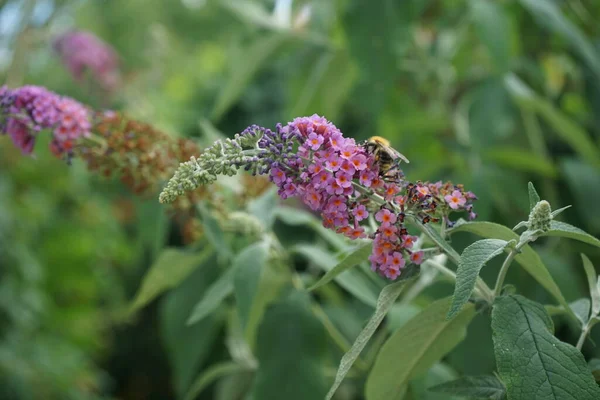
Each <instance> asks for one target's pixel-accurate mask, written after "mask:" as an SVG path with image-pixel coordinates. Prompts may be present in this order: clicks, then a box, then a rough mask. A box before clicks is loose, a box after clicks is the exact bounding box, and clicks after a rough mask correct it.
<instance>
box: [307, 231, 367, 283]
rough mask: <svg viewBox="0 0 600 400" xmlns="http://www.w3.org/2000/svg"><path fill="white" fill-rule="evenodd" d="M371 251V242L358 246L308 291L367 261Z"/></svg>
mask: <svg viewBox="0 0 600 400" xmlns="http://www.w3.org/2000/svg"><path fill="white" fill-rule="evenodd" d="M372 251H373V242H372V241H370V240H369V241H367V242H365V243H363V244H360V245H359V246H358V247H357V248H355V249H354V251H352V252H351V253H350V254H348V255H347V256H346V257H345V258H344V259H343V260H342V261H340V262H339V263H338V264H337V265H336V266H335V267H333V268H332V269H330V270H329V271H327V273H326V274H325V275H323V277H322V278H321V279H319V281H318V282H317V283H315V284H314V285H312V286H311V287H310V288H308V290H309V291H312V290H315V289H317V288H319V287H321V286H323V285H325V284H327V283H329V282H331V280H333V279H334V278H335V277H336V276H338V275H339V274H341V273H342V272H344V271H346V270H347V269H349V268H352V267H354V266H355V265H358V264H360V263H362V262H363V261H367V260H368V259H369V256H370V255H371V252H372Z"/></svg>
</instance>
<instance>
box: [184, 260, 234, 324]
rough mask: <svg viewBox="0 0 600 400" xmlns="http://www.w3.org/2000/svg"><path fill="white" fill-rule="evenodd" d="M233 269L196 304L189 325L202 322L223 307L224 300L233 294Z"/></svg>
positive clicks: (188, 321) (214, 284)
mask: <svg viewBox="0 0 600 400" xmlns="http://www.w3.org/2000/svg"><path fill="white" fill-rule="evenodd" d="M233 271H234V269H233V268H229V269H228V270H227V271H226V272H225V273H224V274H223V275H221V277H220V278H219V279H217V280H216V281H215V282H214V283H213V284H212V285H210V287H209V288H208V289H207V290H206V292H205V294H204V296H203V297H202V299H201V300H200V301H199V302H198V303H197V304H196V306H195V307H194V310H193V311H192V314H191V315H190V317H189V318H188V320H187V325H193V324H195V323H197V322H200V321H202V319H204V318H205V317H206V316H207V315H209V314H210V313H212V312H213V311H215V310H216V309H217V307H219V306H220V305H221V303H222V302H223V300H225V298H226V297H227V296H229V295H230V294H231V293H233Z"/></svg>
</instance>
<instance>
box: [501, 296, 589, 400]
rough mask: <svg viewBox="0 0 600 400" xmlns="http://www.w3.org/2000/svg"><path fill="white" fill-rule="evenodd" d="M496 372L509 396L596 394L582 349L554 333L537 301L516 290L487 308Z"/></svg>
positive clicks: (537, 399) (580, 397)
mask: <svg viewBox="0 0 600 400" xmlns="http://www.w3.org/2000/svg"><path fill="white" fill-rule="evenodd" d="M492 329H493V340H494V352H495V354H496V363H497V366H498V372H499V373H500V377H501V378H502V381H503V382H504V384H505V385H506V391H507V394H508V398H509V399H511V400H595V399H596V400H597V399H600V388H599V387H598V386H597V385H596V382H595V381H594V378H593V377H592V374H591V372H590V371H589V369H588V366H587V365H586V362H585V359H584V358H583V355H582V354H581V353H580V352H579V351H578V350H577V349H576V348H575V347H573V346H571V345H570V344H568V343H564V342H561V341H560V340H558V339H557V338H556V337H554V335H553V333H552V331H553V326H552V320H551V319H550V317H549V316H548V314H547V313H546V311H545V310H544V307H543V306H542V305H541V304H538V303H535V302H533V301H531V300H528V299H526V298H525V297H523V296H519V295H509V296H502V297H499V298H497V299H496V302H495V303H494V308H493V311H492Z"/></svg>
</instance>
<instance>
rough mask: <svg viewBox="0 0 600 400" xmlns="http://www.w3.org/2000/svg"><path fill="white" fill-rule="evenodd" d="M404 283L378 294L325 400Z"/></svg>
mask: <svg viewBox="0 0 600 400" xmlns="http://www.w3.org/2000/svg"><path fill="white" fill-rule="evenodd" d="M406 282H408V280H406V281H400V282H396V283H392V284H390V285H387V286H386V287H384V288H383V290H382V291H381V293H380V294H379V298H378V299H377V307H376V308H375V313H374V314H373V315H372V316H371V319H370V320H369V322H367V325H366V326H365V327H364V329H363V330H362V331H361V332H360V334H359V335H358V337H357V338H356V340H355V341H354V343H353V344H352V347H351V348H350V350H348V352H347V353H346V354H344V356H343V357H342V360H341V361H340V366H339V368H338V371H337V374H336V375H335V381H334V382H333V385H332V386H331V388H330V389H329V392H328V393H327V396H326V397H325V400H331V398H332V397H333V395H334V394H335V391H336V390H337V389H338V387H339V386H340V384H341V383H342V381H343V380H344V377H345V376H346V374H347V373H348V371H350V368H352V365H353V364H354V361H356V359H357V358H358V356H359V355H360V353H361V352H362V351H363V349H364V348H365V346H366V345H367V343H368V342H369V339H371V336H373V334H374V333H375V331H376V330H377V328H378V327H379V324H381V321H383V318H385V316H386V314H387V313H388V311H389V310H390V308H391V307H392V305H393V304H394V302H395V301H396V299H397V298H398V296H400V293H402V290H403V289H404V285H405V284H406Z"/></svg>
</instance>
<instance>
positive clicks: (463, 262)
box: [447, 239, 508, 318]
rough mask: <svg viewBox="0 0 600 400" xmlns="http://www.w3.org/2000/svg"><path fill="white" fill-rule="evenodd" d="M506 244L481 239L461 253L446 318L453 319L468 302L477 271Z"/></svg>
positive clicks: (477, 274)
mask: <svg viewBox="0 0 600 400" xmlns="http://www.w3.org/2000/svg"><path fill="white" fill-rule="evenodd" d="M507 243H508V242H507V241H506V240H500V239H483V240H479V241H477V242H475V243H473V244H472V245H470V246H469V247H467V248H466V249H465V250H464V251H463V253H462V254H461V256H460V262H459V263H458V269H457V270H456V286H455V287H454V296H453V297H452V305H451V306H450V310H449V311H448V315H447V318H452V317H454V316H455V315H456V314H457V313H458V312H459V311H460V310H461V309H462V307H463V306H464V305H465V303H466V302H467V301H469V297H471V293H472V292H473V289H474V288H475V282H476V281H477V277H478V276H479V271H481V268H483V266H484V265H485V264H486V263H487V262H488V261H490V260H491V259H492V258H494V257H496V256H497V255H500V254H502V252H503V251H504V248H505V247H506V244H507Z"/></svg>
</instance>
